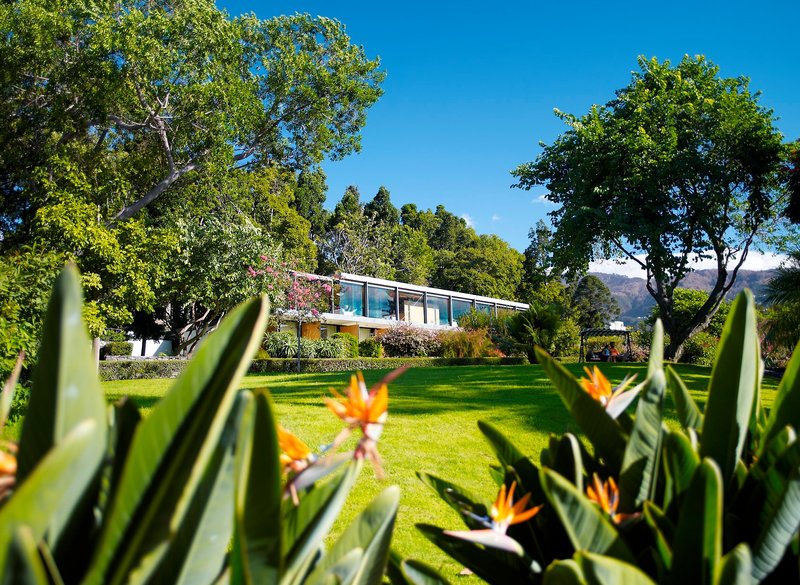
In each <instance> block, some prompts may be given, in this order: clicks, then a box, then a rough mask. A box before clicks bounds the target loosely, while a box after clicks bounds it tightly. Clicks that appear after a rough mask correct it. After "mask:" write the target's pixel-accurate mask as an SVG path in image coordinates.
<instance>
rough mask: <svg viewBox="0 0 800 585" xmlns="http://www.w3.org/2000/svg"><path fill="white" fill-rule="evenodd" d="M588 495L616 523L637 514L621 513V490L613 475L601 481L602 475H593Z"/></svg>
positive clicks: (587, 491)
mask: <svg viewBox="0 0 800 585" xmlns="http://www.w3.org/2000/svg"><path fill="white" fill-rule="evenodd" d="M586 496H587V497H588V498H589V499H590V500H592V501H593V502H594V503H596V504H597V505H599V506H600V509H601V510H602V511H603V512H604V513H605V514H606V515H607V516H608V517H609V518H610V519H611V521H612V522H613V523H614V524H619V523H620V522H622V521H624V520H627V519H628V518H631V517H633V516H635V514H619V513H617V508H618V507H619V490H618V489H617V483H616V482H615V481H614V478H613V477H609V478H608V480H606V481H600V477H599V476H598V475H597V474H596V473H595V474H593V476H592V485H590V486H588V487H587V488H586Z"/></svg>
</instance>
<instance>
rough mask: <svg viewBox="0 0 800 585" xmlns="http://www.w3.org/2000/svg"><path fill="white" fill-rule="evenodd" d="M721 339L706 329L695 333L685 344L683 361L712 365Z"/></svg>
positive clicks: (699, 364)
mask: <svg viewBox="0 0 800 585" xmlns="http://www.w3.org/2000/svg"><path fill="white" fill-rule="evenodd" d="M718 342H719V339H717V338H716V337H714V336H713V335H711V333H708V332H706V331H701V332H700V333H695V334H694V335H692V336H691V337H690V338H689V339H687V340H686V343H684V345H683V354H682V355H681V361H682V362H685V363H687V364H697V365H698V366H711V365H713V363H714V354H715V353H716V350H717V343H718Z"/></svg>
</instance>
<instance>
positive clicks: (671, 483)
mask: <svg viewBox="0 0 800 585" xmlns="http://www.w3.org/2000/svg"><path fill="white" fill-rule="evenodd" d="M699 464H700V457H699V455H698V454H697V452H696V451H695V450H694V448H693V447H692V443H691V442H690V441H689V439H688V438H687V437H686V435H684V434H683V433H681V432H680V431H671V432H669V433H667V436H666V437H665V438H664V471H665V474H666V476H667V490H666V495H665V501H664V507H665V508H666V507H668V506H669V505H670V503H671V502H672V501H673V500H678V501H680V499H681V496H682V495H683V493H684V492H685V491H686V490H687V489H688V488H689V484H690V483H691V481H692V477H693V476H694V472H695V469H697V466H698V465H699Z"/></svg>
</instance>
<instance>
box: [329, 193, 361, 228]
mask: <svg viewBox="0 0 800 585" xmlns="http://www.w3.org/2000/svg"><path fill="white" fill-rule="evenodd" d="M363 215H364V207H363V206H362V205H361V194H360V193H359V191H358V187H356V186H355V185H349V186H348V187H347V188H346V189H345V190H344V194H343V195H342V198H341V199H340V200H339V202H338V203H337V204H336V207H334V208H333V215H331V218H330V221H329V222H328V225H329V226H330V227H332V228H335V227H336V226H339V225H342V224H345V223H347V222H350V221H352V220H353V218H354V217H362V216H363Z"/></svg>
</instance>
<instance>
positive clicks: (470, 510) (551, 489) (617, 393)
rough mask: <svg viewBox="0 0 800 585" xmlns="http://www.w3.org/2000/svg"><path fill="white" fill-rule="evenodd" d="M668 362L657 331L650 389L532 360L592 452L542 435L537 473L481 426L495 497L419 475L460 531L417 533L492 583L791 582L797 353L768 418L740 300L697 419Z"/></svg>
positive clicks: (752, 323) (749, 307) (798, 442)
mask: <svg viewBox="0 0 800 585" xmlns="http://www.w3.org/2000/svg"><path fill="white" fill-rule="evenodd" d="M663 349H664V336H663V328H662V326H661V323H660V321H659V322H657V323H656V325H655V331H654V333H653V341H652V351H651V353H650V363H649V367H648V369H647V372H648V373H647V378H646V379H645V380H643V381H642V382H641V383H640V384H639V385H637V386H635V387H631V386H632V385H633V384H632V382H631V381H630V380H628V381H625V382H623V383H622V384H620V386H619V387H617V388H614V389H612V388H611V385H610V383H609V381H608V380H606V379H605V377H604V376H603V374H602V372H601V371H600V370H599V369H595V370H594V372H593V373H592V375H591V377H590V378H589V379H586V378H584V379H582V380H578V379H576V378H575V377H574V376H573V375H572V374H570V372H569V371H567V370H566V369H565V368H564V367H563V366H561V365H560V364H559V363H557V362H556V361H554V360H553V358H551V357H550V356H548V355H547V353H546V352H544V351H542V350H537V357H538V359H539V362H540V363H541V364H542V367H543V369H544V371H545V372H546V373H547V375H548V377H549V378H550V381H551V382H552V384H553V385H554V386H555V388H556V391H557V392H558V394H559V395H560V397H561V399H562V402H563V404H564V406H565V408H566V410H567V411H568V413H569V415H570V416H571V418H572V419H573V421H574V425H575V426H576V428H578V429H580V430H581V431H582V433H583V438H584V439H585V441H584V440H579V439H578V437H576V436H574V435H572V434H570V433H566V434H564V435H563V436H561V437H558V436H551V438H550V442H549V445H547V447H546V448H545V449H543V450H542V452H541V457H540V461H541V467H539V466H538V465H537V463H536V462H535V461H534V460H533V459H531V458H530V457H528V456H526V455H524V454H523V452H522V451H520V450H519V449H518V448H517V447H516V446H515V445H514V444H513V443H512V441H511V440H509V439H508V438H507V437H505V436H504V435H503V434H502V432H501V431H500V430H499V429H498V428H496V427H495V426H493V425H491V424H489V423H486V422H479V423H478V426H479V428H480V430H481V432H482V433H483V434H484V435H485V437H486V439H487V440H488V442H489V443H490V445H491V448H492V450H493V451H494V453H495V455H496V456H497V459H498V461H499V465H492V466H490V472H491V474H492V477H493V478H494V479H495V480H496V481H497V483H498V485H499V486H500V491H499V495H498V497H497V499H495V501H494V504H492V505H490V502H491V501H492V500H491V499H486V498H484V497H481V495H479V494H478V495H473V494H472V493H469V492H466V491H465V490H463V489H462V488H460V487H459V486H458V485H456V484H455V483H451V482H450V481H448V480H447V479H442V478H439V477H434V476H432V475H429V474H425V473H420V474H419V476H420V478H421V479H422V481H423V482H424V483H426V484H427V485H428V486H430V487H431V488H432V489H433V490H434V491H435V492H437V493H438V494H439V496H440V497H441V498H442V499H443V500H444V501H445V502H446V503H447V504H448V505H450V506H451V507H453V508H455V509H456V510H457V511H458V512H459V516H460V518H461V519H462V520H463V521H464V523H465V524H466V528H467V529H466V530H442V529H441V528H437V527H434V526H430V525H424V524H423V525H418V527H419V529H420V530H421V531H422V533H423V534H424V535H425V536H426V537H427V538H428V539H430V540H431V541H432V542H433V543H434V544H436V545H437V546H438V547H439V548H441V549H442V550H443V551H445V552H446V553H448V554H449V555H450V556H452V557H453V558H454V559H455V560H457V561H458V562H460V563H462V564H464V565H465V566H466V567H467V568H469V569H472V571H474V572H475V574H476V575H477V576H478V577H481V578H482V579H484V580H486V581H487V582H489V583H575V584H578V583H594V584H605V583H607V584H612V583H638V584H642V585H647V584H654V583H670V584H673V583H687V584H688V583H711V584H716V585H722V584H723V583H760V582H769V583H797V582H800V566H799V565H798V561H800V555H799V554H798V548H797V546H796V544H797V541H798V538H799V536H798V534H799V532H800V529H799V527H800V499H798V495H799V494H800V487H798V478H799V477H800V439H798V437H797V433H796V429H800V409H798V408H797V405H798V403H800V347H798V348H797V349H796V350H795V353H794V355H793V357H792V360H791V362H790V363H789V365H788V367H787V370H786V373H785V375H784V377H783V379H782V381H781V383H780V386H779V387H778V391H777V394H776V396H775V399H774V402H773V407H772V409H771V410H770V411H769V412H767V411H766V410H765V409H764V408H763V405H762V404H761V398H760V396H761V387H760V386H761V373H762V368H761V363H760V355H759V350H758V332H757V327H756V311H755V303H754V301H753V297H752V295H751V294H750V293H749V291H746V292H744V293H742V294H740V295H739V296H738V297H737V299H736V300H735V301H734V303H733V304H732V305H731V308H730V313H729V315H728V319H727V322H726V323H725V326H724V328H723V335H722V338H721V339H720V342H719V348H718V352H717V356H716V360H715V364H714V368H713V369H712V374H711V380H710V381H709V386H708V397H707V402H706V408H705V412H702V411H701V410H700V408H699V406H698V405H697V404H696V403H695V401H694V399H693V397H692V395H691V394H690V393H689V391H688V390H687V388H686V385H685V383H684V382H683V381H682V380H681V378H680V376H679V375H678V374H677V373H676V372H675V371H674V370H673V369H671V368H670V367H667V368H666V369H665V368H664V364H663V360H662V356H663ZM667 392H669V393H670V394H671V399H672V400H671V402H672V403H673V404H674V405H675V409H676V411H677V419H678V421H677V422H678V424H677V425H674V426H673V425H670V426H669V427H668V426H667V425H666V424H665V422H666V420H667V418H668V417H669V418H671V413H667V412H665V404H666V395H667ZM637 396H638V404H637V406H636V413H635V417H634V418H631V416H630V415H629V414H628V413H626V412H625V411H626V410H630V405H631V404H632V403H633V401H634V400H635V399H636V398H637ZM676 427H677V428H676ZM588 444H591V447H592V450H591V451H590V450H589V449H587V445H588Z"/></svg>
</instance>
